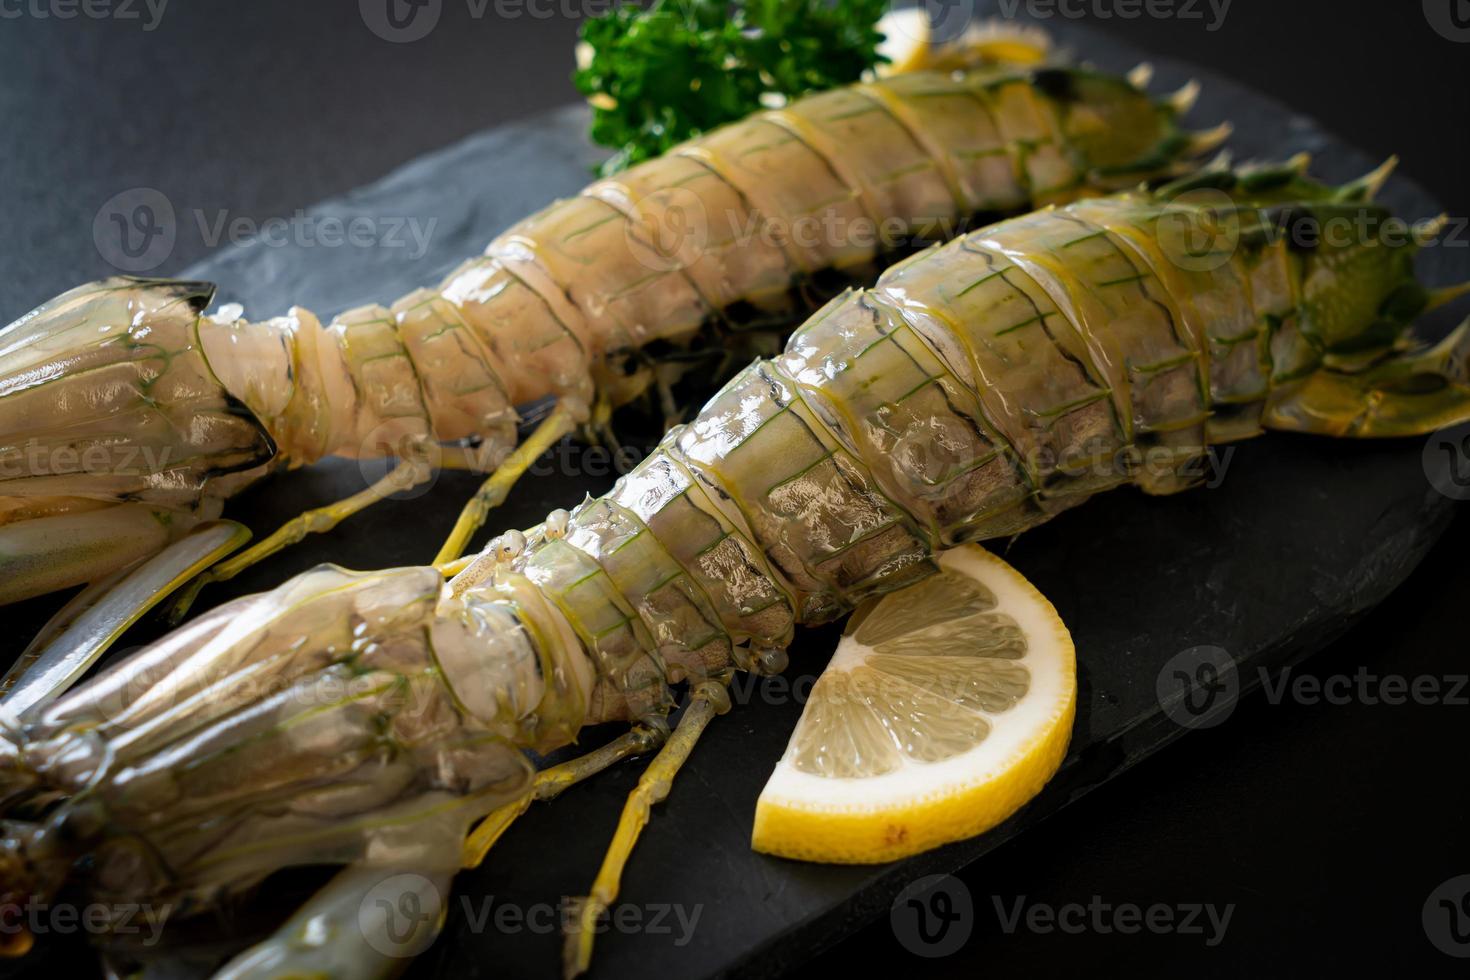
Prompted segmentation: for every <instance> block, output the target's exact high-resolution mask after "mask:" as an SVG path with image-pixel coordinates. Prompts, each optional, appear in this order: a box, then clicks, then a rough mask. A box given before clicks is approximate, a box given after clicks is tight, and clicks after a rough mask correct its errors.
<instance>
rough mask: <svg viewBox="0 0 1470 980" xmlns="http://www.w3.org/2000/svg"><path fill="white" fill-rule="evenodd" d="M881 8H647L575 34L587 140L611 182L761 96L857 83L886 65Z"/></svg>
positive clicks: (678, 3) (722, 1)
mask: <svg viewBox="0 0 1470 980" xmlns="http://www.w3.org/2000/svg"><path fill="white" fill-rule="evenodd" d="M887 7H888V0H836V2H835V3H833V2H828V0H745V2H740V0H737V2H733V3H732V2H728V0H655V2H654V3H653V4H652V5H651V6H649V7H647V8H646V9H644V8H640V7H638V6H635V5H633V4H623V5H620V6H618V7H616V8H614V9H613V10H612V11H611V12H609V13H608V14H607V15H605V16H602V17H598V18H595V19H593V20H589V21H587V22H586V23H585V24H583V26H582V40H583V41H584V42H586V44H587V45H589V46H590V47H591V49H592V57H591V60H590V62H589V63H587V64H586V65H585V66H584V67H582V68H579V69H578V71H577V73H576V74H575V75H574V76H573V80H574V81H575V82H576V85H577V89H578V90H579V91H581V92H582V94H584V95H586V96H588V97H589V99H591V101H592V106H593V110H592V139H593V140H594V141H595V142H597V143H599V144H601V145H603V146H607V147H611V148H613V149H614V150H616V152H615V153H614V154H613V156H612V158H611V159H609V160H608V161H606V162H605V163H604V164H603V166H602V172H603V173H604V174H607V173H613V172H616V171H618V170H621V169H623V168H624V167H627V166H629V165H630V164H634V163H637V162H638V161H640V160H644V159H647V158H649V157H652V156H657V155H659V154H660V153H663V152H664V151H665V150H667V149H669V148H670V147H672V146H674V145H675V144H678V143H681V142H683V141H684V140H686V139H688V138H690V137H691V136H697V135H698V134H700V133H702V132H705V131H707V130H709V129H713V128H714V127H716V126H719V125H721V124H723V123H727V122H733V121H734V120H736V119H740V118H742V117H744V116H747V115H749V114H750V113H752V112H754V111H756V110H757V109H759V108H761V107H762V106H763V105H764V104H766V103H765V102H763V99H765V100H769V99H770V98H771V97H772V96H785V97H786V98H795V97H797V96H800V95H803V94H805V93H807V92H814V91H820V90H822V89H828V88H833V87H836V86H838V85H846V84H849V83H851V82H854V81H857V80H858V78H859V77H861V75H862V73H863V72H864V71H865V70H867V69H869V68H871V67H873V66H874V65H876V64H878V63H879V62H880V61H883V60H885V59H884V58H883V57H882V56H881V55H879V54H878V51H877V47H878V44H879V42H881V41H882V40H883V35H882V33H880V32H879V31H878V29H877V24H878V19H879V18H880V17H882V16H883V13H884V11H885V10H886V9H887Z"/></svg>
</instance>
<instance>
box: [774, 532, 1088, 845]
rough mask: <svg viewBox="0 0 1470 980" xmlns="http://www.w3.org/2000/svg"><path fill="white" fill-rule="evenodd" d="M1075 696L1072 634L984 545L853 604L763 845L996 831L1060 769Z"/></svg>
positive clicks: (927, 838) (934, 838) (789, 762)
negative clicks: (866, 602)
mask: <svg viewBox="0 0 1470 980" xmlns="http://www.w3.org/2000/svg"><path fill="white" fill-rule="evenodd" d="M1076 704H1077V662H1076V656H1075V653H1074V651H1073V647H1072V637H1071V634H1069V633H1068V632H1067V628H1066V627H1065V626H1064V625H1062V621H1061V619H1060V618H1059V617H1058V616H1057V613H1056V610H1055V609H1053V608H1052V606H1051V603H1049V602H1047V601H1046V599H1045V598H1044V597H1043V596H1042V595H1041V593H1040V592H1038V591H1037V590H1036V588H1035V587H1034V586H1033V585H1032V584H1031V583H1030V582H1028V581H1026V579H1025V578H1024V577H1023V576H1022V575H1021V574H1020V573H1019V572H1017V571H1016V570H1015V569H1013V568H1012V567H1011V566H1009V565H1007V564H1006V563H1005V562H1003V561H1001V560H1000V559H999V558H996V557H995V556H994V555H992V554H990V553H989V552H987V551H985V550H984V549H982V548H980V547H978V546H975V545H966V546H963V547H960V548H955V549H953V550H951V551H947V552H945V553H944V554H943V555H942V556H941V558H940V573H939V574H938V575H934V576H931V577H929V578H927V579H925V580H923V581H922V582H919V583H917V584H916V585H913V586H910V587H909V588H907V589H904V590H902V591H900V592H895V593H893V594H892V595H888V596H885V597H884V598H882V599H881V600H879V601H878V602H877V603H876V604H875V605H873V606H870V607H866V608H865V609H860V610H859V611H858V612H857V613H856V614H854V616H853V621H852V622H850V623H849V624H848V628H847V631H846V633H845V634H844V636H843V637H842V642H841V643H840V644H839V645H838V647H837V652H836V653H835V654H833V656H832V661H831V663H829V664H828V665H827V669H826V670H825V671H824V672H823V673H822V676H821V677H820V678H818V679H817V682H816V684H815V685H814V686H813V687H812V692H811V697H810V699H809V700H808V702H807V705H806V709H805V710H804V711H803V712H802V716H801V720H800V721H799V722H798V723H797V726H796V731H795V732H793V733H792V736H791V742H790V744H789V745H787V747H786V754H785V755H784V756H782V758H781V761H780V762H779V763H777V765H776V771H775V772H774V773H772V774H771V778H770V780H769V781H768V782H767V783H766V787H765V789H764V790H762V791H761V795H760V799H759V800H758V801H757V802H756V807H755V829H754V831H753V832H752V835H751V843H752V846H754V847H755V849H756V850H758V851H764V852H765V853H767V854H776V855H780V856H782V857H790V858H798V859H800V860H806V861H829V862H836V863H843V864H867V863H876V862H880V861H891V860H894V859H896V858H901V857H905V856H907V855H910V854H916V853H918V852H919V851H923V850H927V849H929V848H931V847H936V846H938V845H940V844H944V843H948V842H949V841H954V840H960V839H962V838H965V837H972V836H974V835H975V834H978V833H981V832H982V831H985V830H989V829H990V828H991V827H994V826H995V825H996V824H998V823H1000V822H1001V821H1002V820H1004V819H1006V818H1007V817H1009V816H1010V815H1011V814H1013V813H1015V812H1016V810H1018V809H1019V808H1020V807H1021V805H1022V804H1024V803H1025V802H1026V801H1028V800H1029V799H1031V798H1032V797H1033V796H1035V795H1036V793H1037V792H1038V791H1040V789H1041V787H1042V786H1043V785H1044V784H1045V783H1046V781H1047V780H1048V779H1050V778H1051V777H1052V775H1053V774H1054V773H1055V772H1056V771H1057V767H1058V766H1060V765H1061V762H1062V757H1063V756H1064V755H1065V754H1066V751H1067V741H1068V739H1069V738H1070V736H1071V732H1072V718H1073V716H1074V715H1075V713H1076Z"/></svg>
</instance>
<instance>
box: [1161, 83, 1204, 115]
mask: <svg viewBox="0 0 1470 980" xmlns="http://www.w3.org/2000/svg"><path fill="white" fill-rule="evenodd" d="M1199 92H1200V84H1199V82H1198V81H1196V80H1195V79H1193V78H1191V79H1190V80H1189V81H1187V82H1185V83H1184V85H1183V86H1182V87H1180V89H1179V91H1177V92H1174V93H1172V94H1170V95H1166V96H1164V101H1165V102H1166V103H1168V104H1169V107H1170V108H1171V109H1173V110H1174V112H1175V113H1176V114H1177V115H1181V116H1182V115H1184V114H1185V113H1187V112H1189V110H1190V109H1193V108H1194V104H1195V103H1196V102H1198V101H1199Z"/></svg>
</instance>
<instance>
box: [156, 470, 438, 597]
mask: <svg viewBox="0 0 1470 980" xmlns="http://www.w3.org/2000/svg"><path fill="white" fill-rule="evenodd" d="M429 475H430V467H429V463H428V461H427V460H426V459H424V458H423V457H421V456H416V457H413V458H409V459H403V460H401V461H400V462H399V463H398V465H397V466H395V467H393V469H391V470H389V471H388V472H387V473H386V474H385V475H384V476H383V477H382V478H380V479H379V480H377V481H375V482H374V483H373V484H371V485H370V486H368V487H367V488H366V489H364V490H359V491H358V492H357V493H354V494H353V495H352V496H350V497H344V498H343V499H341V500H338V501H334V502H333V503H330V504H327V505H326V506H324V507H314V508H312V509H311V510H308V511H304V512H302V513H301V514H298V515H297V516H296V517H293V518H292V519H291V520H289V521H287V522H286V523H285V524H282V525H281V526H280V527H278V528H276V530H275V531H274V532H272V533H271V534H270V535H269V536H268V537H265V538H262V539H261V540H259V541H257V542H256V543H255V544H253V545H251V546H250V547H249V548H247V549H245V550H244V551H242V552H240V554H238V555H235V556H234V557H233V558H231V559H229V560H228V561H223V562H220V563H219V564H218V565H216V566H214V567H213V568H211V569H209V571H207V572H205V573H204V574H203V575H200V576H199V577H198V578H197V579H195V580H194V581H193V582H192V583H191V584H190V585H189V587H188V588H187V589H185V590H184V592H183V594H182V595H180V596H179V598H178V600H177V601H176V602H175V603H174V604H173V606H172V607H171V608H170V609H169V616H168V620H169V623H171V624H175V625H176V624H178V623H179V622H181V621H182V620H183V618H184V616H185V615H186V614H187V613H188V612H189V607H190V606H192V605H193V604H194V600H195V599H196V598H198V597H199V593H200V591H201V590H202V589H203V588H204V587H205V586H206V585H209V584H210V583H211V582H224V581H228V580H229V579H232V578H234V577H235V576H236V575H239V574H240V573H241V572H243V571H245V569H247V568H249V567H250V566H251V565H255V564H258V563H259V562H262V561H264V560H265V559H267V558H269V557H270V556H271V555H274V554H275V553H276V552H278V551H282V550H284V549H286V548H288V547H290V546H291V545H293V544H296V543H297V542H298V541H300V540H302V539H303V538H305V537H306V536H307V535H308V534H321V533H324V532H326V531H330V530H331V529H332V528H334V527H336V526H337V525H338V524H340V523H341V522H342V521H344V520H346V519H347V518H349V517H351V516H352V515H353V514H357V513H360V512H361V511H364V510H367V509H368V508H369V507H371V506H372V505H373V504H375V503H377V502H378V501H380V500H386V499H388V498H389V497H391V496H393V494H395V493H400V492H402V491H404V490H411V489H412V488H414V487H416V486H419V485H420V484H422V483H424V482H425V481H427V480H428V479H429Z"/></svg>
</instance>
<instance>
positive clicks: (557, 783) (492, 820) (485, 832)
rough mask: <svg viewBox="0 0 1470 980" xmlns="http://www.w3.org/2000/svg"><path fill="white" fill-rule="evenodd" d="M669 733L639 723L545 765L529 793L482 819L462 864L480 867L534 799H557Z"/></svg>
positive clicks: (656, 742)
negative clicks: (597, 745)
mask: <svg viewBox="0 0 1470 980" xmlns="http://www.w3.org/2000/svg"><path fill="white" fill-rule="evenodd" d="M667 737H668V731H667V729H666V728H658V727H655V726H651V725H637V726H635V727H633V728H631V729H629V730H628V731H626V732H624V733H623V734H621V735H619V736H618V737H617V738H615V739H613V740H612V741H611V742H608V743H607V744H606V745H604V746H601V747H600V748H596V749H593V750H592V751H591V752H588V753H586V754H585V755H579V756H577V757H576V758H575V759H568V760H567V761H566V762H562V763H558V764H557V765H554V766H548V767H547V768H545V769H542V770H541V771H540V772H538V773H536V778H535V781H534V782H533V783H532V784H531V792H530V793H527V794H526V795H525V796H522V797H521V798H520V799H517V800H513V801H512V802H510V803H507V804H505V805H504V806H502V807H501V808H500V809H498V810H495V811H494V812H492V813H490V814H489V815H487V816H486V817H485V819H484V820H482V821H480V825H479V826H478V827H476V828H475V829H474V831H473V832H472V833H471V834H470V836H469V837H468V838H467V839H466V840H465V845H464V859H463V866H464V867H466V868H478V867H479V866H480V864H481V863H482V862H483V861H484V860H485V855H487V854H489V853H490V848H492V847H494V846H495V844H496V842H497V841H499V840H500V838H501V836H502V835H503V834H504V833H505V832H506V831H507V830H509V829H510V825H511V824H512V823H514V822H515V820H516V818H517V817H519V816H520V815H521V814H523V813H525V812H526V810H528V809H529V808H530V806H531V804H532V803H533V802H535V801H537V800H551V799H555V798H556V797H557V796H560V795H561V793H562V792H563V791H564V790H567V789H570V788H571V787H572V786H574V785H576V784H577V783H580V782H581V781H582V780H584V779H587V778H588V777H591V776H595V775H597V774H598V773H600V772H602V771H603V770H604V769H607V768H608V767H610V766H612V765H614V764H615V763H618V762H622V761H623V760H624V759H628V758H631V757H633V756H635V755H642V754H643V753H644V752H648V751H649V750H651V749H654V748H657V747H658V746H659V745H661V744H663V742H664V740H665V739H666V738H667Z"/></svg>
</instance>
